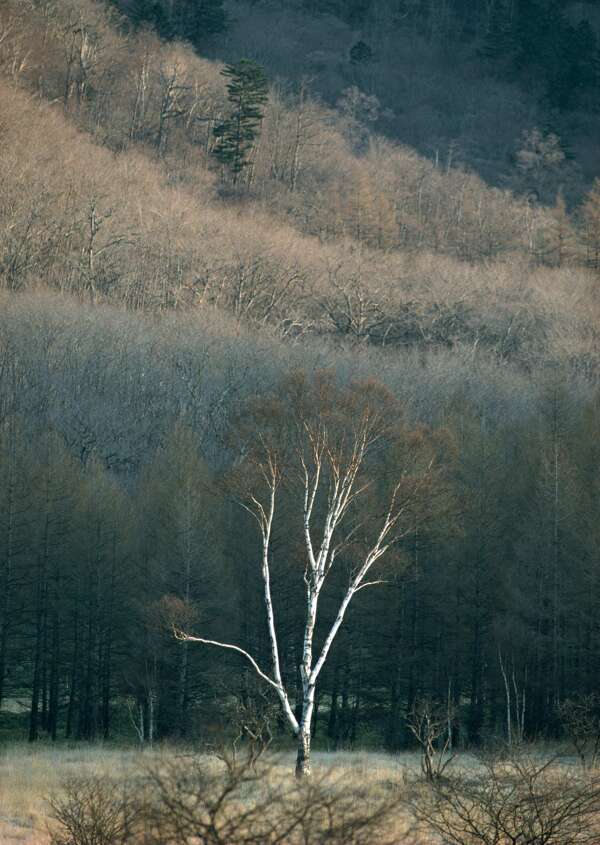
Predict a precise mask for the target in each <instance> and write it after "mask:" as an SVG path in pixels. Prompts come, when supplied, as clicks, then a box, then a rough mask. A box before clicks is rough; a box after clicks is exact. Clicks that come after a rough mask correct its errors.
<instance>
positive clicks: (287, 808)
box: [51, 749, 413, 845]
mask: <svg viewBox="0 0 600 845" xmlns="http://www.w3.org/2000/svg"><path fill="white" fill-rule="evenodd" d="M125 788H126V789H127V794H128V796H130V797H127V798H125V797H124V796H125ZM51 806H52V810H53V819H54V821H55V823H56V827H57V829H56V832H55V833H54V834H53V837H52V845H142V843H143V845H320V843H325V842H326V843H328V845H372V843H374V842H377V843H378V845H400V843H406V842H408V841H410V842H411V843H412V841H413V840H412V839H411V840H408V839H406V838H405V836H404V835H403V834H402V835H401V836H400V838H399V836H398V833H397V830H396V831H395V832H394V831H392V827H393V825H394V824H397V823H398V820H399V816H398V815H397V811H398V810H399V808H400V806H401V801H400V798H399V797H398V795H397V794H395V793H394V792H393V791H390V790H389V789H388V790H383V789H381V790H380V789H379V788H377V787H374V786H373V784H364V785H360V786H357V785H355V784H354V783H352V782H349V781H348V779H347V778H346V777H339V776H332V775H331V774H329V773H325V774H323V775H314V776H313V777H311V778H307V779H304V780H302V781H297V780H296V779H295V778H293V777H291V776H290V775H288V774H287V773H283V772H282V771H281V770H280V769H278V768H276V767H275V765H274V764H266V763H264V762H262V761H261V762H260V766H259V765H258V761H257V759H256V756H255V754H254V753H253V751H252V749H250V750H248V751H247V753H245V754H243V753H242V751H241V750H238V751H237V753H236V754H228V755H223V756H222V757H221V758H207V757H204V758H197V757H194V756H176V757H175V756H173V757H169V758H167V759H164V758H163V759H161V760H159V761H158V762H156V763H154V764H153V765H152V766H151V767H150V768H149V769H148V771H147V772H146V774H145V776H144V777H143V778H141V779H139V780H138V779H136V782H135V783H134V784H127V785H123V790H122V791H121V790H119V789H118V788H117V787H116V786H115V785H114V784H113V783H112V781H108V780H107V779H105V778H103V777H91V778H88V779H83V780H81V781H72V782H69V783H68V784H67V785H66V787H65V790H64V793H63V795H61V797H60V798H57V799H53V800H52V802H51ZM406 835H407V836H408V835H409V833H407V834H406Z"/></svg>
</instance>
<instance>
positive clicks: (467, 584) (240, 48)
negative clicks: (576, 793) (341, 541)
mask: <svg viewBox="0 0 600 845" xmlns="http://www.w3.org/2000/svg"><path fill="white" fill-rule="evenodd" d="M274 33H277V38H274V37H273V34H274ZM0 71H1V74H2V76H1V79H0V140H1V143H0V173H1V189H0V286H1V288H2V289H1V290H0V736H1V737H3V738H4V737H15V736H28V737H29V739H30V740H31V741H36V740H41V739H52V740H57V739H63V738H68V739H73V740H74V739H82V740H99V739H107V738H119V739H124V738H125V737H129V738H131V739H140V740H141V741H143V742H152V741H155V740H159V739H170V740H185V741H190V740H196V741H203V742H204V741H205V742H217V741H219V737H221V736H222V735H223V734H224V733H227V731H228V729H230V728H231V724H232V720H233V714H235V713H236V712H237V710H238V708H239V707H240V706H242V707H245V708H247V709H251V708H253V707H254V708H259V709H260V708H268V707H271V706H273V707H275V710H276V709H277V704H276V700H275V703H271V701H270V696H269V690H268V687H267V688H265V686H264V685H263V684H262V683H261V682H260V680H259V679H258V678H257V677H256V674H255V673H253V671H252V670H251V668H250V667H249V666H248V664H247V662H244V661H243V660H242V659H241V658H240V656H239V655H236V654H235V653H232V652H223V651H219V650H217V649H212V648H210V647H204V646H201V645H197V644H193V643H190V642H180V641H178V640H177V639H176V638H175V637H174V636H173V631H172V626H171V624H170V622H171V616H172V613H173V609H174V608H176V609H178V611H179V617H180V618H179V624H185V625H186V627H187V628H188V629H189V630H191V631H195V632H201V633H202V634H203V635H205V636H209V637H211V638H214V639H220V640H226V641H227V642H234V643H238V644H239V645H240V646H241V647H243V648H244V649H247V650H248V651H249V652H250V653H251V654H253V655H254V656H255V657H256V659H257V660H258V662H259V663H260V664H261V665H263V666H268V664H269V660H270V644H269V639H268V633H267V629H266V625H265V613H264V607H263V596H262V592H261V583H260V566H259V561H260V556H261V545H260V534H259V532H258V531H257V529H256V525H255V521H254V520H253V519H252V514H249V513H248V511H247V510H245V509H244V507H243V501H242V502H240V500H241V499H243V497H241V496H240V495H239V483H240V478H239V476H240V467H242V468H243V467H244V466H245V465H246V464H245V462H247V458H248V455H249V454H250V453H251V451H252V449H251V445H250V444H253V443H254V444H256V443H263V442H264V438H266V437H267V436H268V437H271V436H272V435H273V430H274V428H276V427H277V426H279V428H277V431H278V437H283V434H281V432H282V431H284V430H287V429H286V426H288V425H289V419H287V418H286V416H285V408H286V405H285V401H283V404H282V399H283V400H285V397H286V396H287V395H288V394H289V392H290V390H291V389H292V388H291V387H290V385H293V384H298V383H303V384H306V385H313V386H314V385H318V384H323V383H326V384H328V385H329V388H328V391H327V392H328V400H327V401H328V403H329V404H328V406H327V413H328V414H329V415H330V418H331V419H338V417H339V415H340V413H341V410H340V409H346V408H347V405H346V404H344V402H345V400H344V399H343V397H344V396H346V393H345V391H356V390H358V391H362V392H364V393H365V395H367V394H368V393H369V391H370V390H373V389H375V388H374V386H375V387H376V389H377V391H379V393H377V395H385V396H386V397H387V398H386V400H385V401H386V403H387V404H385V408H387V409H388V416H389V422H390V425H391V424H392V423H393V426H394V438H395V439H394V441H393V442H394V446H393V449H394V451H393V457H392V458H391V459H390V461H391V463H390V464H388V463H385V462H383V461H382V460H380V459H379V458H378V457H377V454H375V456H374V457H373V458H372V460H371V463H370V464H369V467H368V469H369V472H370V473H371V480H372V481H373V486H372V488H369V491H368V495H367V496H366V500H365V501H366V504H365V505H364V509H365V512H366V513H368V514H370V515H373V514H376V513H378V512H379V511H378V509H379V508H380V499H381V497H382V488H383V487H385V484H386V483H387V481H386V479H387V475H388V474H389V473H393V472H394V471H396V469H398V470H399V471H400V470H403V468H404V467H409V466H412V465H413V463H411V462H414V461H415V460H416V458H415V456H419V455H421V453H424V452H427V454H428V456H430V458H429V457H428V459H427V460H428V463H427V466H428V467H430V468H431V471H430V473H429V474H428V482H427V486H426V491H427V495H426V496H424V497H423V500H422V501H419V502H418V503H411V506H410V507H408V508H407V509H406V512H405V513H404V514H403V523H402V532H401V536H399V538H398V540H397V542H395V543H394V545H393V548H392V549H391V550H390V552H389V554H388V555H387V556H386V558H385V559H384V561H383V562H382V567H381V571H380V574H379V575H378V580H379V579H380V580H381V581H382V582H384V583H378V584H376V585H374V586H373V587H372V588H371V589H369V590H365V591H364V592H362V591H361V593H360V594H359V595H357V596H356V597H355V599H354V601H353V604H352V607H351V609H350V610H349V613H348V616H347V619H346V620H345V622H344V625H343V626H342V627H341V629H340V631H339V633H338V635H337V637H336V640H335V642H334V644H333V647H332V651H331V654H330V656H329V658H328V660H327V662H326V664H325V666H324V668H323V672H322V674H321V675H320V677H319V681H318V686H317V690H316V699H315V713H314V720H313V731H314V735H315V742H316V743H317V744H321V745H322V746H325V747H329V748H344V747H350V746H355V745H358V746H361V745H362V746H368V747H375V746H376V747H385V748H387V749H390V750H397V749H400V748H404V747H407V746H408V745H410V742H411V736H410V731H409V730H408V728H407V726H406V717H407V714H408V713H410V712H411V710H412V709H413V708H414V706H415V704H416V703H417V702H419V701H422V700H424V699H430V700H432V701H435V702H438V703H439V704H440V706H444V707H446V708H447V709H448V712H451V713H452V722H453V739H454V742H455V743H458V744H463V745H465V746H467V745H468V746H471V745H476V744H478V743H480V742H483V741H485V740H487V739H491V738H494V737H505V736H506V731H507V704H508V709H509V711H510V712H511V714H512V731H513V734H514V736H513V738H514V739H526V740H536V739H542V738H548V739H552V738H556V737H558V736H559V735H560V731H561V725H560V719H559V708H560V705H561V703H563V702H565V700H568V699H577V698H578V697H582V696H587V695H589V694H592V693H599V694H600V680H599V679H600V621H599V616H598V610H599V607H600V474H599V472H598V468H599V464H600V390H599V382H598V375H599V366H600V181H599V178H598V177H600V146H599V145H598V143H597V138H598V135H599V130H600V110H599V106H600V5H599V4H598V3H597V2H578V3H575V2H572V3H570V2H563V3H558V2H555V0H535V2H534V0H527V2H525V0H490V2H477V3H475V2H464V0H351V2H349V1H348V0H346V2H338V1H337V0H305V2H301V0H297V2H294V0H279V2H275V0H273V2H268V0H254V2H233V1H232V2H228V1H227V0H226V2H222V0H204V1H203V2H190V1H189V0H171V2H167V0H156V2H151V0H119V2H114V3H103V2H94V0H2V2H1V3H0ZM313 389H316V388H314V387H310V388H307V390H308V391H309V393H308V394H307V395H312V394H310V390H313ZM340 397H342V398H340ZM336 402H337V403H338V404H337V405H336ZM257 408H262V409H264V413H262V414H259V413H257V410H256V409H257ZM282 408H283V410H282ZM269 410H271V411H272V417H273V419H270V418H269ZM277 414H280V415H283V416H281V419H283V420H284V422H281V421H280V422H279V423H277V426H276V425H275V423H274V422H273V420H279V419H280V417H278V416H277ZM350 416H351V415H350ZM286 420H287V422H286ZM386 436H387V435H386ZM390 436H391V435H390ZM378 461H379V463H378ZM413 471H414V472H416V470H414V469H412V470H411V469H409V470H407V472H409V473H410V472H413ZM419 471H421V470H419ZM245 483H246V484H247V485H250V486H249V487H248V488H247V489H249V490H250V491H251V492H253V491H254V490H255V489H259V487H260V484H261V482H260V479H258V480H257V479H256V478H253V479H250V480H248V478H246V482H245ZM253 484H254V485H255V486H254V487H252V485H253ZM236 485H238V486H236ZM284 486H285V485H284ZM294 501H295V500H294V489H293V484H292V482H290V486H285V489H284V491H283V493H282V503H281V507H280V509H279V511H278V513H277V520H276V523H275V528H274V534H273V543H272V561H271V566H272V577H273V594H274V603H275V611H276V618H277V626H278V633H279V639H280V650H281V661H282V666H283V672H284V676H285V684H286V688H287V689H288V690H292V691H294V690H295V691H296V693H295V696H293V702H292V703H293V705H294V706H295V707H296V708H297V709H298V708H300V707H301V704H302V702H301V698H302V686H301V679H300V673H299V671H298V666H299V655H300V651H301V647H302V624H303V612H304V603H305V599H304V583H303V578H302V573H303V567H304V561H303V560H302V548H301V546H300V545H299V544H298V543H297V542H296V537H297V535H298V532H300V534H301V530H302V513H301V510H298V508H297V507H295V505H294ZM318 506H319V507H320V506H321V505H320V504H319V505H318ZM357 542H358V541H357ZM355 552H356V548H355V547H354V546H352V545H350V546H348V547H347V548H345V549H344V550H343V551H342V553H341V559H340V565H339V567H338V568H337V569H335V571H332V577H331V579H330V580H329V582H328V584H327V586H326V589H325V592H324V594H323V597H322V606H321V616H320V619H319V626H318V628H317V631H316V637H317V641H319V640H322V639H323V637H324V636H325V634H326V631H327V630H328V629H329V626H330V625H331V621H332V618H333V617H334V616H335V612H336V608H337V605H338V603H339V600H340V597H341V596H342V595H343V593H344V590H345V585H346V583H347V580H348V573H349V572H351V571H352V565H353V560H352V555H353V554H354V553H355ZM182 616H183V617H184V620H183V622H182V620H181V617H182ZM279 728H280V730H279V736H278V738H279V740H280V741H281V742H284V741H285V737H286V735H289V732H288V731H287V730H286V727H285V724H284V722H283V719H280V725H279ZM509 738H510V737H509Z"/></svg>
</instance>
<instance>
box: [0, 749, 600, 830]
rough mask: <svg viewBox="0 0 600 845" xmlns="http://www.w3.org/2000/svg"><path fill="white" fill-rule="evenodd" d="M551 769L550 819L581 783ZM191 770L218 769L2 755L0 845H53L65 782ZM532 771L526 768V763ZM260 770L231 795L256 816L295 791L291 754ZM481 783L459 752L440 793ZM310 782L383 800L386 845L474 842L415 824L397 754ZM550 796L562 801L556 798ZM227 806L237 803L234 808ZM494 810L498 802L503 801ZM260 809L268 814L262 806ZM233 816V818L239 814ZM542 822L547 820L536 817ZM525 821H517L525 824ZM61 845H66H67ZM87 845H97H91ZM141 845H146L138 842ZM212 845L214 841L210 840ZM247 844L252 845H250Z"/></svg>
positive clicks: (323, 771) (415, 762) (342, 757)
mask: <svg viewBox="0 0 600 845" xmlns="http://www.w3.org/2000/svg"><path fill="white" fill-rule="evenodd" d="M552 751H554V754H558V752H559V751H560V749H556V748H555V749H550V748H547V747H542V746H540V747H537V748H536V747H530V748H528V749H527V750H523V751H522V754H523V758H522V759H524V760H526V761H528V762H526V763H525V764H524V769H523V772H530V771H533V769H531V768H528V767H530V766H532V765H534V766H539V765H543V762H544V761H547V760H550V759H552V757H553V754H552ZM514 759H517V757H516V756H515V758H514ZM555 759H556V764H555V766H554V767H553V768H552V769H551V770H549V771H550V775H549V777H547V778H546V776H544V777H545V780H544V789H545V790H546V789H547V790H549V791H548V793H547V795H548V801H547V807H548V813H549V814H551V813H552V812H553V809H552V808H553V807H554V805H555V803H556V801H557V800H562V799H563V797H564V795H565V794H566V793H565V790H567V791H568V790H569V789H571V788H572V786H573V784H575V783H578V784H579V783H581V782H583V781H580V778H581V777H582V774H581V771H580V769H579V767H578V765H577V762H576V760H575V758H574V757H572V756H568V754H563V756H556V758H555ZM191 760H193V761H194V763H196V762H199V763H200V766H201V767H202V768H203V769H204V770H206V771H208V772H212V773H219V772H221V771H222V770H223V762H222V761H221V760H220V759H218V758H217V756H214V755H209V754H207V753H203V752H195V751H193V750H192V749H187V750H186V749H183V748H175V747H173V746H168V745H161V746H156V747H155V748H153V749H148V748H146V749H140V748H135V747H130V748H123V747H121V748H119V747H117V746H109V745H105V746H102V745H96V746H83V745H77V746H75V745H73V746H65V745H59V746H50V745H44V746H42V745H37V746H35V747H31V746H28V745H26V744H24V743H15V744H9V745H6V746H5V747H4V748H3V749H2V751H0V843H2V845H48V843H50V842H51V841H52V836H51V833H52V831H53V830H56V829H57V828H56V824H55V823H54V822H53V821H52V811H51V807H50V804H49V799H50V798H52V797H53V796H58V795H60V794H61V791H62V790H63V788H64V786H65V784H67V783H68V782H69V781H71V782H73V778H74V777H75V778H77V779H79V780H81V781H82V782H85V781H86V780H88V779H90V778H91V779H95V778H98V777H99V778H100V779H107V780H112V782H117V783H118V784H120V785H124V787H125V790H126V791H132V790H133V788H134V787H133V786H132V784H134V783H135V782H136V778H138V777H139V776H140V774H142V775H143V774H144V773H145V774H148V773H151V772H152V771H154V772H157V771H164V772H168V771H169V770H170V771H171V772H174V771H178V772H180V771H181V770H182V768H183V767H185V766H186V765H189V764H190V761H191ZM532 761H535V762H534V763H532ZM263 765H264V767H265V768H264V772H266V774H264V775H261V774H260V772H262V771H263V769H262V768H261V769H260V770H259V776H258V780H254V781H253V780H252V777H250V778H249V779H248V781H247V782H245V783H244V784H243V788H242V790H241V791H240V793H239V794H241V795H242V796H243V801H244V802H246V801H247V800H248V797H247V796H248V795H249V794H250V792H251V790H252V788H253V787H252V782H253V783H254V786H256V783H258V784H259V790H260V793H252V794H253V795H254V796H255V797H254V798H253V799H252V800H254V801H256V803H257V804H258V805H259V806H260V804H261V801H262V800H263V799H262V796H263V795H266V794H268V793H269V790H272V791H271V792H270V794H271V795H279V796H289V795H291V794H292V792H291V791H292V790H293V789H294V788H295V786H294V777H293V754H292V753H291V752H282V753H280V754H269V755H268V759H267V758H265V760H264V761H261V766H263ZM508 765H512V764H508V763H503V764H502V766H503V769H502V771H506V769H505V768H504V766H508ZM170 767H172V768H170ZM262 777H264V779H265V780H264V782H263V780H261V778H262ZM486 777H487V781H486V783H487V788H488V793H487V794H491V792H492V791H493V786H491V784H492V780H490V778H489V771H488V772H487V773H486V770H485V764H483V763H482V762H481V760H479V759H478V758H476V757H474V756H472V755H471V754H469V753H467V752H462V753H459V754H458V755H457V757H456V759H455V760H454V761H453V763H452V766H451V774H450V776H449V779H448V783H452V782H455V783H456V784H458V783H459V782H460V783H462V784H463V785H464V784H466V783H471V784H473V783H477V781H478V780H479V781H481V782H483V780H484V778H486ZM536 777H537V776H536ZM313 778H314V781H315V782H316V784H317V786H316V792H315V795H316V796H319V795H322V792H319V790H321V789H322V785H323V784H325V785H326V789H327V790H330V789H331V787H332V786H334V788H335V789H338V790H340V789H341V790H343V792H344V794H345V795H346V796H347V800H348V801H350V802H351V801H355V800H356V799H357V797H358V796H360V800H362V801H363V802H364V803H365V805H372V807H373V808H375V807H377V806H378V802H380V801H381V800H382V798H383V796H391V800H392V801H394V802H396V801H397V804H396V805H395V809H394V811H393V813H392V814H391V815H390V817H389V819H386V822H385V831H386V839H385V842H386V843H388V842H389V843H392V842H393V843H394V845H396V843H402V845H409V843H410V845H425V843H436V842H441V841H445V842H453V843H457V842H464V843H465V845H470V843H471V842H472V841H474V840H472V838H469V835H468V834H465V835H464V838H460V837H461V835H462V834H459V838H458V839H456V838H452V837H451V836H449V838H448V839H443V838H440V837H439V833H436V832H435V831H432V830H428V829H427V826H426V825H425V826H422V825H420V824H418V823H417V822H415V817H414V814H413V811H412V809H411V806H412V808H414V806H416V805H415V801H419V802H421V801H422V802H424V803H423V806H424V807H426V806H430V807H432V806H433V805H429V804H428V801H429V797H428V796H429V795H430V794H433V793H434V792H435V790H434V789H431V790H430V788H429V787H428V786H427V785H426V784H425V782H424V781H423V780H422V778H421V776H420V757H419V755H418V754H417V753H412V752H403V753H400V754H394V755H392V754H385V753H380V752H374V751H370V752H367V751H359V752H350V751H347V752H325V751H322V752H317V753H316V754H315V756H314V775H313ZM454 779H456V781H454ZM583 779H584V780H585V782H586V783H588V784H592V783H593V784H597V774H596V771H588V772H587V773H586V774H585V776H584V778H583ZM200 782H201V781H199V783H200ZM536 782H537V781H536V778H534V780H533V781H532V783H534V784H535V783H536ZM553 783H554V784H555V787H554V788H553V787H552V784H553ZM530 785H531V784H530ZM311 788H313V787H312V786H311V787H308V789H311ZM528 788H529V787H528ZM559 792H560V793H561V797H559ZM466 794H468V793H466ZM574 794H575V793H574ZM449 797H450V793H447V795H446V796H445V798H446V799H448V798H449ZM236 800H238V801H239V798H237V799H236ZM271 800H272V799H271ZM383 800H388V799H387V798H385V799H383ZM450 800H451V798H450ZM460 800H461V802H462V801H463V800H464V798H463V797H461V799H460ZM471 800H472V795H469V797H468V801H471ZM503 800H504V801H506V793H505V794H504V799H503ZM519 800H521V799H519ZM593 803H594V807H595V808H596V807H597V803H598V802H597V788H596V786H594V791H593ZM238 806H243V805H238ZM264 806H269V805H268V804H267V803H265V805H264ZM347 806H348V805H347ZM487 810H488V808H487V807H483V806H482V807H481V811H482V812H483V813H484V814H485V813H487ZM366 811H367V810H366V809H365V812H366ZM241 812H242V810H240V813H241ZM478 812H479V811H478ZM545 812H546V810H544V813H545ZM583 813H584V816H585V819H586V826H587V828H588V833H589V835H590V836H592V833H591V832H590V831H591V830H592V826H593V827H595V826H596V823H597V818H598V816H597V813H596V811H595V810H594V812H593V813H590V811H589V808H587V809H586V808H585V807H584V808H583ZM417 815H418V813H417ZM525 815H526V814H525V813H524V817H525ZM582 818H583V816H582V817H581V819H582ZM581 819H579V817H578V820H576V822H575V826H574V827H573V825H571V827H570V829H568V830H566V831H565V833H564V838H563V839H556V838H552V835H550V837H549V838H544V836H543V835H541V836H540V837H539V838H534V839H528V838H527V831H526V830H525V827H526V822H525V820H524V819H523V820H522V821H521V822H520V824H522V826H523V831H522V835H521V837H520V838H519V839H518V840H517V841H518V842H519V843H524V845H527V843H530V842H533V843H536V845H538V843H544V845H546V843H547V845H555V843H560V845H563V843H564V845H570V843H579V842H583V841H586V842H587V841H593V840H591V839H582V838H580V833H581V831H579V832H578V830H577V827H578V825H579V826H580V822H581ZM546 822H547V818H546V817H545V818H544V820H543V823H546ZM390 834H391V837H392V838H391V839H388V838H387V836H389V835H390ZM361 835H362V836H363V837H364V836H365V835H366V836H367V838H360V836H361ZM559 835H560V834H559ZM353 836H354V834H353ZM60 841H61V842H64V841H69V842H71V840H60ZM93 841H94V842H96V840H95V839H94V840H93ZM98 841H104V840H98ZM136 841H137V840H136ZM144 841H146V840H145V839H144ZM150 841H155V840H150ZM171 841H181V842H184V841H186V842H187V841H188V840H187V839H185V838H181V839H180V840H177V839H175V840H171V839H169V842H171ZM194 841H195V840H194ZM199 841H200V840H199ZM201 841H204V840H201ZM215 841H221V840H218V839H215ZM236 841H237V840H236ZM252 841H253V842H254V840H252ZM290 841H291V840H290ZM293 841H294V842H295V841H296V840H295V839H294V840H293ZM307 841H310V842H311V843H312V842H313V841H318V842H321V841H327V842H329V841H330V840H329V838H327V837H325V838H324V839H323V840H321V839H320V838H318V839H317V840H314V839H309V840H307ZM331 841H334V842H337V841H338V839H336V838H335V837H332V839H331ZM339 841H344V840H339ZM348 841H350V842H353V843H354V842H360V843H362V842H366V843H371V842H375V841H377V842H383V841H384V840H380V839H379V838H377V837H376V836H375V837H374V838H372V839H371V838H370V834H369V831H368V830H367V831H366V833H365V832H363V833H362V834H360V835H359V836H358V838H350V839H349V840H348ZM481 841H483V842H485V843H487V841H488V840H487V839H485V838H484V839H482V840H481ZM494 841H497V842H501V843H504V842H508V841H509V839H507V838H502V839H498V840H494ZM286 842H287V840H286ZM111 845H112V840H111Z"/></svg>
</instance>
